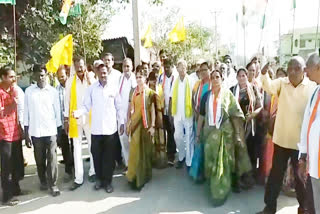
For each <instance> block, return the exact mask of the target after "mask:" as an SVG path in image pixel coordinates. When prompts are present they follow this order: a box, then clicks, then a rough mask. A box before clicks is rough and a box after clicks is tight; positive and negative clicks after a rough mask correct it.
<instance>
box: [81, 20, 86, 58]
mask: <svg viewBox="0 0 320 214" xmlns="http://www.w3.org/2000/svg"><path fill="white" fill-rule="evenodd" d="M80 31H81V38H82V46H83V55H84V56H83V57H84V63H85V64H87V57H86V47H85V45H84V37H83V30H82V16H80Z"/></svg>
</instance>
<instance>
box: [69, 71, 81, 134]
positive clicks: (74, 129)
mask: <svg viewBox="0 0 320 214" xmlns="http://www.w3.org/2000/svg"><path fill="white" fill-rule="evenodd" d="M69 107H70V108H69V137H70V138H77V137H79V135H78V125H77V119H75V118H74V117H73V116H72V112H73V111H75V110H77V108H78V106H77V86H76V75H74V78H73V81H72V85H71V97H70V106H69Z"/></svg>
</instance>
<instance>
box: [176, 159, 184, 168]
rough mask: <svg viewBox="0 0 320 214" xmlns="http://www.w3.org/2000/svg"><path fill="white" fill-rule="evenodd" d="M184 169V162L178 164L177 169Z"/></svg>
mask: <svg viewBox="0 0 320 214" xmlns="http://www.w3.org/2000/svg"><path fill="white" fill-rule="evenodd" d="M182 167H183V161H178V162H177V164H176V169H181V168H182Z"/></svg>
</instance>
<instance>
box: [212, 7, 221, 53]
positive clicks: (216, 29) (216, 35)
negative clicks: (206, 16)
mask: <svg viewBox="0 0 320 214" xmlns="http://www.w3.org/2000/svg"><path fill="white" fill-rule="evenodd" d="M211 13H214V31H215V43H216V50H215V55H216V59H218V26H217V15H219V13H220V11H218V10H215V11H212V12H211Z"/></svg>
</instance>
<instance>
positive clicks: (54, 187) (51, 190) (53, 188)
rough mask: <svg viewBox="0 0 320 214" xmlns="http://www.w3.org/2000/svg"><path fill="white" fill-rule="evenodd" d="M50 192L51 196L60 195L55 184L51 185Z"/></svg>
mask: <svg viewBox="0 0 320 214" xmlns="http://www.w3.org/2000/svg"><path fill="white" fill-rule="evenodd" d="M50 192H51V195H52V196H53V197H57V196H58V195H60V190H59V189H58V187H57V186H53V187H51V188H50Z"/></svg>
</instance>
